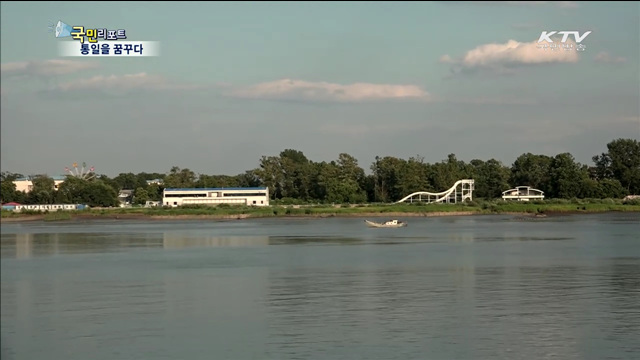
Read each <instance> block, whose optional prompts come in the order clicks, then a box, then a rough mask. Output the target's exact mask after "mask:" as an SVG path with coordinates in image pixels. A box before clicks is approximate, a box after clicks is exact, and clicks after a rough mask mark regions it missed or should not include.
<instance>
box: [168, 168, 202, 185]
mask: <svg viewBox="0 0 640 360" xmlns="http://www.w3.org/2000/svg"><path fill="white" fill-rule="evenodd" d="M196 180H197V179H196V174H195V173H194V172H193V171H191V170H189V169H180V168H179V167H177V166H174V167H172V168H171V171H170V172H169V175H167V176H166V177H165V179H164V185H165V187H168V188H193V187H195V183H196Z"/></svg>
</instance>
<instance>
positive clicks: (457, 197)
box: [396, 179, 474, 203]
mask: <svg viewBox="0 0 640 360" xmlns="http://www.w3.org/2000/svg"><path fill="white" fill-rule="evenodd" d="M473 183H474V181H473V179H465V180H458V181H456V183H455V184H453V186H452V187H451V188H450V189H449V190H445V191H443V192H439V193H431V192H427V191H418V192H414V193H413V194H410V195H407V196H405V197H404V198H402V199H401V200H399V201H396V203H401V202H408V203H413V202H426V203H457V202H464V201H465V200H469V201H471V200H473V196H472V194H473ZM458 188H460V191H458Z"/></svg>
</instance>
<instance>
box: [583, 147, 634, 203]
mask: <svg viewBox="0 0 640 360" xmlns="http://www.w3.org/2000/svg"><path fill="white" fill-rule="evenodd" d="M593 161H594V163H595V164H596V174H597V176H598V179H599V180H602V179H616V180H618V181H620V183H621V184H622V186H623V187H624V188H626V190H627V192H628V193H632V194H640V142H638V141H637V140H633V139H616V140H613V141H612V142H610V143H608V144H607V152H606V153H602V154H601V155H599V156H594V157H593Z"/></svg>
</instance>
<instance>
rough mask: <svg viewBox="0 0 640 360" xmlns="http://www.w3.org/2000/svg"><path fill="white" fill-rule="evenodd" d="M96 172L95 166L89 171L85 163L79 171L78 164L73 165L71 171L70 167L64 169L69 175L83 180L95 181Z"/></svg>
mask: <svg viewBox="0 0 640 360" xmlns="http://www.w3.org/2000/svg"><path fill="white" fill-rule="evenodd" d="M94 170H95V168H94V167H93V166H92V167H90V168H89V169H87V163H84V162H83V163H82V168H81V169H78V163H77V162H74V163H73V165H72V168H71V169H70V168H68V167H66V168H64V171H66V172H67V173H68V174H69V175H71V176H73V177H77V178H79V179H83V180H89V179H93V178H94V177H95V176H96V174H95V172H94Z"/></svg>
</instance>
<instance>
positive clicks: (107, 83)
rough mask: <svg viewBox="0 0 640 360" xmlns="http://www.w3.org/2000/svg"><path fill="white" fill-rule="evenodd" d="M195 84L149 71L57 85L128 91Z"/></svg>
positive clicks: (67, 88) (60, 88)
mask: <svg viewBox="0 0 640 360" xmlns="http://www.w3.org/2000/svg"><path fill="white" fill-rule="evenodd" d="M197 88H198V87H197V86H195V85H184V84H177V83H172V82H169V81H168V80H167V79H165V78H164V77H162V76H159V75H149V74H147V73H138V74H126V75H111V76H102V75H98V76H93V77H90V78H85V79H78V80H73V81H70V82H67V83H63V84H60V85H58V86H57V87H56V89H55V90H56V91H62V92H69V91H120V92H125V93H126V92H128V91H131V90H154V91H162V90H195V89H197Z"/></svg>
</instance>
